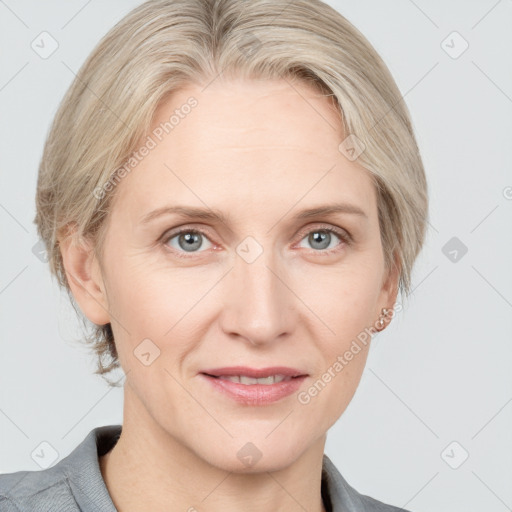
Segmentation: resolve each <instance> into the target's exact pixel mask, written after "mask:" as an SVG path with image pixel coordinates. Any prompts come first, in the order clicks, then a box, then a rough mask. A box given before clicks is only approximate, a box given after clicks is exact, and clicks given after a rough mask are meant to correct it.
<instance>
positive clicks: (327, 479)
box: [322, 454, 411, 512]
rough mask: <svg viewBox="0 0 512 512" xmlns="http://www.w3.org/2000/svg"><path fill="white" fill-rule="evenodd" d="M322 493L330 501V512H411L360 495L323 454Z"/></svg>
mask: <svg viewBox="0 0 512 512" xmlns="http://www.w3.org/2000/svg"><path fill="white" fill-rule="evenodd" d="M322 487H323V490H322V492H323V493H325V494H326V497H328V498H327V499H328V500H329V501H330V505H331V510H332V512H342V511H343V512H411V511H409V510H406V509H405V508H400V507H396V506H393V505H388V504H387V503H383V502H382V501H379V500H377V499H375V498H372V497H371V496H367V495H365V494H360V493H359V492H358V491H357V490H356V489H354V488H353V487H352V486H351V485H349V484H348V482H347V481H346V480H345V479H344V478H343V476H342V475H341V473H340V472H339V471H338V470H337V468H336V466H335V465H334V464H333V462H332V461H331V460H330V459H329V457H327V455H325V454H324V458H323V465H322Z"/></svg>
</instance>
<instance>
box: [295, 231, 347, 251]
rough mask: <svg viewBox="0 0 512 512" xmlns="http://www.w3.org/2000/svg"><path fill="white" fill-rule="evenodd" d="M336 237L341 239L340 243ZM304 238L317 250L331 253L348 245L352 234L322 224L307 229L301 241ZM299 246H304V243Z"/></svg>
mask: <svg viewBox="0 0 512 512" xmlns="http://www.w3.org/2000/svg"><path fill="white" fill-rule="evenodd" d="M336 239H338V240H339V242H338V243H337V242H336ZM304 240H305V241H306V242H307V243H308V244H310V247H312V248H313V249H314V250H315V251H316V252H322V253H327V254H330V253H332V252H335V251H337V250H340V249H341V248H342V247H343V246H344V245H348V244H349V243H350V235H349V234H348V233H347V232H346V231H344V230H341V229H337V228H334V227H325V226H322V227H319V228H315V229H311V230H309V231H307V232H306V236H303V238H302V239H301V242H302V241H304ZM340 242H341V243H340ZM299 247H302V245H299Z"/></svg>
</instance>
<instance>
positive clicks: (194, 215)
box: [141, 203, 368, 224]
mask: <svg viewBox="0 0 512 512" xmlns="http://www.w3.org/2000/svg"><path fill="white" fill-rule="evenodd" d="M338 213H347V214H352V215H359V216H361V217H364V218H366V219H367V218H368V216H367V215H366V213H365V212H364V211H363V210H362V209H361V208H359V207H358V206H356V205H353V204H349V203H332V204H325V205H321V206H316V207H313V208H307V209H305V210H302V211H300V212H298V213H296V214H295V215H294V216H293V218H294V219H297V220H304V219H309V218H311V217H318V216H321V215H335V214H338ZM172 214H174V215H179V216H181V217H188V218H191V219H201V220H209V221H216V222H221V223H223V224H228V218H227V216H226V215H224V213H222V212H221V211H220V210H216V209H214V208H197V207H193V206H179V205H176V206H163V207H162V208H157V209H156V210H153V211H151V212H149V213H148V214H146V215H144V216H143V217H142V219H141V223H142V224H147V223H148V222H151V221H152V220H154V219H156V218H158V217H161V216H163V215H172Z"/></svg>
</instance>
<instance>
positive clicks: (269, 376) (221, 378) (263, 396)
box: [200, 366, 308, 406]
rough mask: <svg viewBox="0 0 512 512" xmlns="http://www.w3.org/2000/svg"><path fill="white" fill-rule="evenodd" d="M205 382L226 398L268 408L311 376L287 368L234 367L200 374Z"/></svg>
mask: <svg viewBox="0 0 512 512" xmlns="http://www.w3.org/2000/svg"><path fill="white" fill-rule="evenodd" d="M200 375H201V377H202V378H203V379H205V380H206V381H207V382H209V383H210V385H211V386H212V388H213V389H214V390H215V391H217V392H220V393H221V394H222V395H224V396H227V397H228V398H230V399H232V400H235V401H236V402H238V403H239V404H244V405H253V406H254V405H260V406H261V405H268V404H271V403H273V402H276V401H279V400H281V399H283V398H285V397H287V396H289V395H291V394H293V393H294V392H296V391H297V390H298V389H299V388H300V387H301V385H302V383H303V382H304V380H305V379H306V377H307V376H308V374H307V373H304V372H303V371H301V370H298V369H296V368H289V367H284V366H273V367H268V368H249V367H246V366H231V367H229V368H214V369H209V370H205V371H203V372H200Z"/></svg>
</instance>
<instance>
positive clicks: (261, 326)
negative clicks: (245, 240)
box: [221, 249, 297, 346]
mask: <svg viewBox="0 0 512 512" xmlns="http://www.w3.org/2000/svg"><path fill="white" fill-rule="evenodd" d="M249 261H250V260H249ZM249 261H247V260H246V259H244V258H243V257H240V256H239V255H238V254H237V255H236V256H235V263H234V266H233V268H232V270H231V272H229V274H228V276H226V282H225V283H224V290H223V293H224V300H223V304H222V313H221V327H222V329H223V331H224V332H225V333H226V334H228V335H229V336H238V337H240V338H242V339H244V340H246V341H247V342H248V343H252V344H253V345H256V346H263V345H268V344H271V343H274V342H277V341H279V340H280V339H282V338H283V337H284V336H286V335H289V334H290V333H291V332H292V330H293V329H294V325H295V323H296V312H297V308H296V304H295V301H296V300H297V299H296V297H295V296H294V294H293V292H292V291H291V290H290V288H289V285H288V286H287V284H288V283H286V270H285V265H284V263H283V262H279V260H278V258H275V257H273V256H272V254H271V250H270V249H269V250H266V251H263V253H262V254H261V255H260V256H259V257H258V258H257V259H256V260H255V261H252V262H249Z"/></svg>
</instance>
